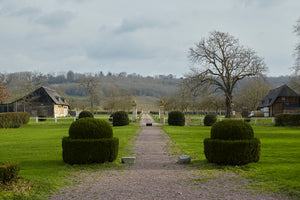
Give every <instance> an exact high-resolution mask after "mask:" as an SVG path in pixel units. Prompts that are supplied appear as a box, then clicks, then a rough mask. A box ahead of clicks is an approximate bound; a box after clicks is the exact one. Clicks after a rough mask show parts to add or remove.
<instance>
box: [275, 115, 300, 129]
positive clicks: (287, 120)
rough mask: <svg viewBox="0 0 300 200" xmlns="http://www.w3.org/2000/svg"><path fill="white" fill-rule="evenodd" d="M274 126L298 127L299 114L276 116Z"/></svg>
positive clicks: (299, 124)
mask: <svg viewBox="0 0 300 200" xmlns="http://www.w3.org/2000/svg"><path fill="white" fill-rule="evenodd" d="M275 126H300V114H279V115H276V116H275Z"/></svg>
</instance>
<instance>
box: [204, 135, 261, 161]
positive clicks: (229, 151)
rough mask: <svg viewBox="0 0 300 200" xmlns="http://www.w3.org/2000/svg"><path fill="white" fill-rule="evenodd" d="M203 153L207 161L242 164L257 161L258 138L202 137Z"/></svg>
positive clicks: (258, 154) (258, 150)
mask: <svg viewBox="0 0 300 200" xmlns="http://www.w3.org/2000/svg"><path fill="white" fill-rule="evenodd" d="M204 154H205V156H206V159H207V160H208V161H209V162H212V163H217V164H224V165H244V164H247V163H250V162H258V160H259V157H260V140H259V139H257V138H254V139H251V140H219V139H210V138H206V139H204Z"/></svg>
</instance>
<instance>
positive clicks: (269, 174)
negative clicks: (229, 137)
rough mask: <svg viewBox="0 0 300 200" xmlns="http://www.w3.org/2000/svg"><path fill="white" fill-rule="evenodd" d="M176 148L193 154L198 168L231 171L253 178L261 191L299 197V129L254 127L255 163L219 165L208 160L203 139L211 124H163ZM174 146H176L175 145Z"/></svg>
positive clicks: (208, 132)
mask: <svg viewBox="0 0 300 200" xmlns="http://www.w3.org/2000/svg"><path fill="white" fill-rule="evenodd" d="M163 129H164V130H165V131H166V132H167V133H168V134H169V135H170V137H171V139H172V141H173V142H174V143H175V147H178V148H179V149H180V151H182V152H181V153H185V154H188V155H190V156H191V157H192V159H193V160H192V165H194V166H195V167H197V168H199V169H201V170H230V171H234V172H236V173H239V174H241V175H242V176H244V177H246V178H249V179H250V180H252V183H253V186H254V187H256V188H257V189H260V190H261V191H266V190H268V191H273V192H280V193H284V194H286V195H292V196H296V197H297V198H299V197H300V128H287V127H274V126H253V129H254V134H255V137H257V138H260V140H261V158H260V161H259V162H258V163H251V164H248V165H245V166H240V167H239V166H218V165H215V164H212V163H208V162H207V160H206V158H205V155H204V146H203V139H204V138H206V137H210V127H204V126H188V127H174V126H163ZM174 149H175V148H174Z"/></svg>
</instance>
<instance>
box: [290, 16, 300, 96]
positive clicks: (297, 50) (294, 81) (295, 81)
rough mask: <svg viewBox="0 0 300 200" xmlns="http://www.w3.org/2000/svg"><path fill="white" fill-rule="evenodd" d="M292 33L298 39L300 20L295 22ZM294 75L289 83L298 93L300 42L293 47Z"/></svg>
mask: <svg viewBox="0 0 300 200" xmlns="http://www.w3.org/2000/svg"><path fill="white" fill-rule="evenodd" d="M294 32H295V33H296V34H297V35H298V37H299V38H300V18H299V20H298V21H297V24H296V26H294ZM295 57H296V61H295V66H294V70H295V73H294V74H293V75H292V76H291V79H290V83H291V86H292V88H293V89H295V90H296V91H297V92H298V93H299V92H300V40H299V42H298V44H297V45H296V47H295Z"/></svg>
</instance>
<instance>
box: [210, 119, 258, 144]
mask: <svg viewBox="0 0 300 200" xmlns="http://www.w3.org/2000/svg"><path fill="white" fill-rule="evenodd" d="M253 136H254V133H253V129H252V127H251V125H250V124H249V123H247V122H245V121H244V120H230V119H228V120H222V121H220V122H217V123H215V124H214V125H213V126H212V128H211V139H221V140H245V139H246V140H247V139H248V140H249V139H253Z"/></svg>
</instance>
